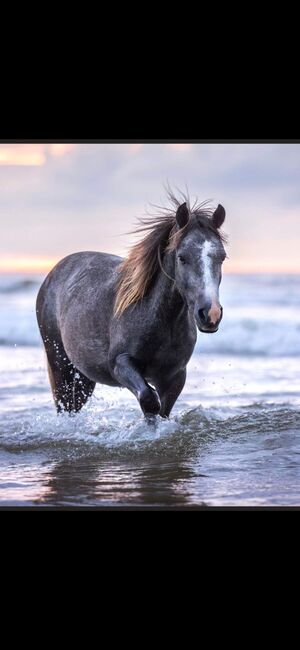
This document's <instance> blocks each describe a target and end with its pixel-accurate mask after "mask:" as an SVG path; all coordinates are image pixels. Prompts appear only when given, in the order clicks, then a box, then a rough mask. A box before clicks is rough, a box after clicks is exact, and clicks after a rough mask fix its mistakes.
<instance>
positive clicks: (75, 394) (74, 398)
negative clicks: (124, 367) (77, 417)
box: [46, 342, 96, 413]
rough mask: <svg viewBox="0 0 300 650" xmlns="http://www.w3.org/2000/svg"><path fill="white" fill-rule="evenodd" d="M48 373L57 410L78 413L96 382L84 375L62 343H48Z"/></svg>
mask: <svg viewBox="0 0 300 650" xmlns="http://www.w3.org/2000/svg"><path fill="white" fill-rule="evenodd" d="M46 353H47V359H48V374H49V379H50V384H51V388H52V393H53V398H54V402H55V406H56V409H57V412H58V413H60V412H61V411H67V412H69V413H72V412H75V413H77V412H78V411H80V409H81V408H82V407H83V406H84V404H85V403H86V402H87V400H88V399H89V397H91V395H92V393H93V391H94V388H95V385H96V384H95V382H93V381H91V380H90V379H88V378H87V377H85V375H83V374H82V373H81V372H79V370H77V368H75V366H73V364H72V363H71V362H70V360H69V358H68V357H67V354H66V351H65V349H64V347H63V345H62V343H56V342H55V343H53V344H52V345H50V344H49V343H47V347H46Z"/></svg>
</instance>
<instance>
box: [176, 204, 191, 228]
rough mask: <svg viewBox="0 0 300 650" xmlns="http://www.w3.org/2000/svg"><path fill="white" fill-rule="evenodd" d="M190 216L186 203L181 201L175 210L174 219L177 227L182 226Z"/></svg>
mask: <svg viewBox="0 0 300 650" xmlns="http://www.w3.org/2000/svg"><path fill="white" fill-rule="evenodd" d="M189 217H190V213H189V209H188V207H187V204H186V203H182V205H180V206H179V208H178V210H177V212H176V221H177V225H178V226H179V228H184V226H186V224H187V223H188V220H189Z"/></svg>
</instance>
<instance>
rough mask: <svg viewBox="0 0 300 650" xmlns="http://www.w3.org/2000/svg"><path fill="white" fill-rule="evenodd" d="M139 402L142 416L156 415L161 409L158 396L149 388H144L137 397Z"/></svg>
mask: <svg viewBox="0 0 300 650" xmlns="http://www.w3.org/2000/svg"><path fill="white" fill-rule="evenodd" d="M139 402H140V406H141V409H142V411H143V413H144V415H158V414H159V412H160V408H161V403H160V399H159V396H158V394H157V392H156V390H154V388H151V386H149V387H147V388H145V389H144V390H143V391H142V393H141V395H140V396H139Z"/></svg>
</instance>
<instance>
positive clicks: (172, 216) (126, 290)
mask: <svg viewBox="0 0 300 650" xmlns="http://www.w3.org/2000/svg"><path fill="white" fill-rule="evenodd" d="M167 196H168V199H169V201H170V207H168V208H163V207H160V206H152V207H155V208H156V209H157V213H156V214H155V215H147V216H145V217H141V218H139V219H138V224H139V226H138V227H137V228H135V230H133V231H131V233H134V234H136V233H144V232H146V233H147V234H146V236H145V237H144V238H143V239H142V240H141V241H139V242H138V243H137V244H135V245H134V246H132V248H131V249H130V252H129V255H128V256H127V257H126V258H125V259H124V261H123V262H122V263H121V264H120V265H119V267H118V271H119V280H118V288H117V295H116V300H115V308H114V313H115V315H119V316H120V315H121V314H123V312H124V311H125V309H127V307H129V306H130V305H133V304H134V303H136V302H137V301H138V300H141V299H142V298H143V297H144V296H145V295H146V294H147V292H148V290H149V288H150V285H151V284H152V282H153V280H154V278H155V277H156V275H157V272H158V270H159V269H162V263H161V259H162V256H163V254H164V253H168V252H170V251H173V250H175V249H176V248H177V246H178V244H179V242H180V241H181V239H182V237H183V236H184V235H185V234H186V233H187V232H188V230H189V229H190V228H191V226H192V225H193V224H195V223H197V224H198V225H199V226H201V227H202V228H204V229H206V230H207V229H209V230H212V231H213V232H214V233H215V234H216V235H217V236H218V237H219V238H220V239H221V240H222V241H224V242H225V241H226V238H225V235H223V234H222V233H220V231H219V230H218V229H216V228H215V227H214V225H213V223H212V221H211V217H212V214H213V210H212V209H211V208H207V207H206V206H207V203H208V202H207V201H205V202H203V203H200V204H199V203H197V201H196V202H195V203H194V205H193V206H192V207H190V201H189V197H188V196H186V195H185V194H183V193H182V192H180V196H181V199H182V200H180V199H179V198H177V197H176V196H175V195H174V194H173V192H172V191H171V190H170V189H168V190H167ZM183 202H186V204H187V206H188V209H189V220H188V223H187V225H186V226H184V227H183V228H179V227H178V225H177V222H176V212H177V209H178V208H179V206H180V205H181V204H182V203H183ZM162 270H163V269H162Z"/></svg>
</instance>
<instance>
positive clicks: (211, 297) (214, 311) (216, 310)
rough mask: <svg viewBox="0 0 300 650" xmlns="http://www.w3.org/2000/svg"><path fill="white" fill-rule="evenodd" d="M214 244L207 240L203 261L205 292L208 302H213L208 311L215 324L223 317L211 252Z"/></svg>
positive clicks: (203, 251)
mask: <svg viewBox="0 0 300 650" xmlns="http://www.w3.org/2000/svg"><path fill="white" fill-rule="evenodd" d="M213 249H214V244H213V243H212V242H210V241H207V240H206V241H205V242H204V244H203V248H202V262H203V283H204V292H205V298H206V300H207V302H209V303H211V308H210V310H209V312H208V315H209V318H210V320H211V322H212V323H213V324H215V323H217V321H218V320H219V319H220V318H221V309H220V303H219V296H218V294H219V291H218V282H217V278H214V277H213V271H212V259H211V256H210V255H211V253H212V252H213Z"/></svg>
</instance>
